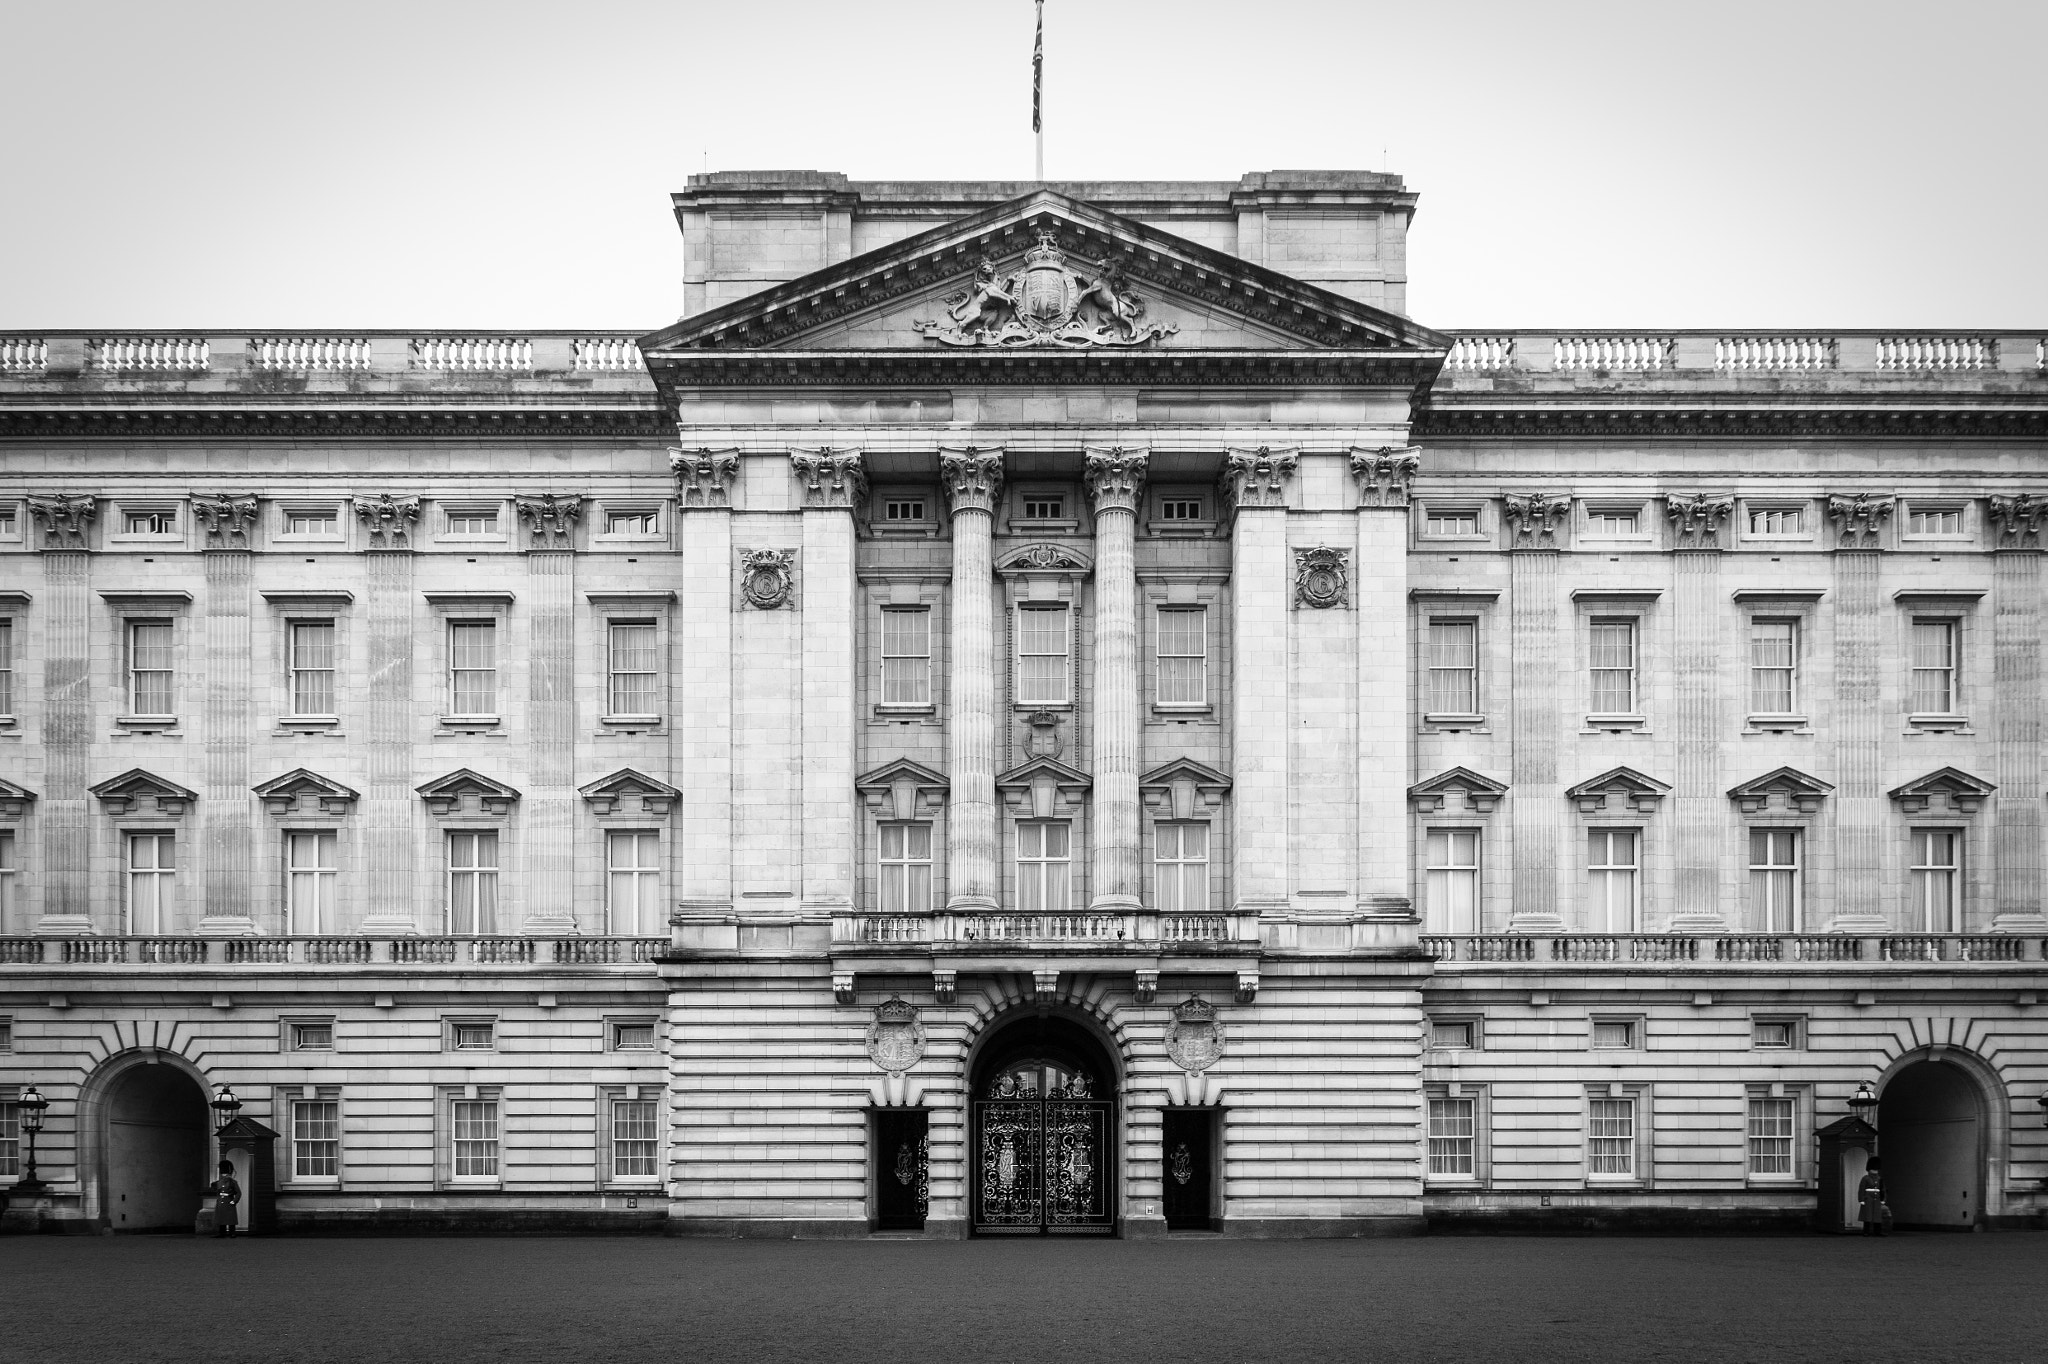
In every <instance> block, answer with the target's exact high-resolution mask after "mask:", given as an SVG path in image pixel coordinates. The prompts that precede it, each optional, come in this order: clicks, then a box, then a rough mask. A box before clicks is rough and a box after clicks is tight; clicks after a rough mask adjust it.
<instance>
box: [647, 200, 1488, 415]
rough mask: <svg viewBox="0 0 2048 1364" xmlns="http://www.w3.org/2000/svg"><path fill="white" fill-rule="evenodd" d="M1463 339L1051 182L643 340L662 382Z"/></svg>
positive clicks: (1412, 345) (1388, 349)
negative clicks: (719, 362)
mask: <svg viewBox="0 0 2048 1364" xmlns="http://www.w3.org/2000/svg"><path fill="white" fill-rule="evenodd" d="M1013 285H1014V286H1016V287H1012V286H1013ZM990 286H993V287H990ZM1020 309H1021V310H1022V311H1020ZM1063 317H1064V318H1067V319H1068V320H1067V321H1064V322H1061V323H1059V324H1058V325H1057V326H1055V325H1053V322H1052V319H1058V318H1063ZM1013 324H1014V325H1013ZM1449 344H1450V340H1449V338H1448V337H1445V336H1443V335H1441V334H1439V333H1437V332H1433V331H1431V330H1429V329H1428V328H1426V327H1421V326H1418V325H1417V324H1415V323H1413V322H1411V321H1409V320H1408V319H1407V318H1404V317H1402V316H1400V315H1399V314H1396V313H1391V312H1388V311H1386V310H1384V309H1381V308H1375V307H1373V306H1371V305H1370V304H1366V303H1361V302H1359V301H1357V300H1355V299H1350V298H1346V297H1344V296H1343V295H1341V294H1336V293H1332V292H1331V291H1329V290H1327V289H1323V288H1319V287H1318V286H1316V285H1313V284H1308V283H1305V282H1304V281H1301V280H1298V279H1294V278H1292V277H1290V276H1288V275H1284V274H1281V273H1280V272H1278V271H1276V270H1272V269H1268V268H1267V267H1265V266H1261V265H1254V264H1252V263H1251V262H1248V261H1244V260H1240V259H1238V258H1237V257H1235V256H1232V255H1229V254H1227V253H1225V252H1221V251H1218V250H1216V249H1214V248H1213V247H1208V246H1203V245H1201V244H1200V243H1198V242H1193V241H1189V240H1188V239H1186V238H1184V237H1178V236H1175V235H1174V234H1172V233H1170V232H1165V231H1162V230H1160V229H1159V228H1156V227H1153V226H1150V225H1149V224H1145V223H1141V222H1138V221H1136V220H1134V219H1131V218H1126V217H1124V216H1122V215H1121V214H1116V213H1112V212H1109V211H1108V210H1106V209H1103V208H1099V207H1097V206H1095V205H1093V204H1089V203H1086V202H1083V201H1081V200H1078V199H1074V198H1071V197H1069V196H1068V195H1065V194H1062V193H1060V192H1059V191H1057V190H1050V189H1045V190H1038V191H1035V192H1034V193H1031V194H1027V195H1023V196H1020V197H1019V198H1016V199H1012V200H1010V201H1008V202H1007V203H1002V204H997V205H994V206H992V207H990V208H987V209H984V210H983V211H981V212H979V213H975V214H972V215H970V216H968V217H965V218H961V219H958V220H956V221H954V222H950V223H945V224H942V225H940V226H938V227H934V228H931V229H929V230H927V231H924V232H921V233H918V234H916V235H914V236H911V237H906V238H904V239H902V240H901V241H897V242H894V243H891V244H890V245H887V246H884V247H881V248H879V249H877V250H874V251H870V252H867V253H866V254H864V255H860V256H856V257H853V258H852V259H850V260H847V261H843V262H841V263H839V264H837V265H831V266H827V267H826V268H825V269H823V270H819V271H815V272H813V273H812V274H809V275H805V276H803V277H802V278H800V279H795V280H791V281H789V282H788V283H785V284H778V285H775V286H773V287H771V288H767V289H764V290H762V291H761V292H759V293H757V294H752V295H749V296H748V297H746V298H742V299H737V300H735V301H733V302H731V303H728V304H726V305H724V306H722V307H719V308H714V309H712V310H711V311H709V312H706V313H703V314H701V315H699V316H697V317H693V318H688V319H685V320H684V321H681V322H678V323H677V324H676V325H675V326H673V327H668V328H664V329H663V330H661V331H658V332H655V333H653V334H651V335H649V336H646V337H643V338H641V340H640V349H641V351H642V353H643V354H645V355H646V357H647V361H648V366H649V368H650V369H651V370H653V371H654V373H655V377H656V379H657V381H662V380H663V379H664V377H665V375H664V371H665V370H667V371H669V372H668V374H667V376H666V377H667V378H669V379H670V380H673V379H675V378H677V377H679V373H678V369H679V367H680V368H681V369H682V370H689V369H690V368H691V364H690V362H689V361H688V360H687V356H688V355H689V354H690V353H693V352H694V353H702V352H707V351H708V352H735V351H738V352H748V351H751V352H758V351H762V350H776V351H784V352H799V353H810V352H816V351H836V352H863V351H868V352H911V353H914V354H927V355H933V356H938V355H942V354H945V353H947V352H949V351H950V352H955V353H957V354H960V355H971V354H978V353H993V354H1006V355H1032V356H1048V355H1062V354H1065V355H1073V354H1087V355H1093V356H1096V357H1103V356H1108V355H1113V354H1129V353H1137V352H1141V351H1142V352H1156V351H1171V352H1175V353H1180V352H1191V351H1212V352H1214V351H1224V352H1244V351H1253V352H1257V351H1325V352H1327V351H1340V352H1352V353H1359V352H1371V353H1380V354H1385V353H1400V354H1405V355H1410V356H1414V357H1417V358H1421V357H1425V356H1430V355H1432V354H1434V355H1435V356H1436V357H1437V358H1438V359H1440V358H1441V354H1442V353H1443V352H1444V351H1445V350H1447V349H1448V347H1449Z"/></svg>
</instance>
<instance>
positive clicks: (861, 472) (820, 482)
mask: <svg viewBox="0 0 2048 1364" xmlns="http://www.w3.org/2000/svg"><path fill="white" fill-rule="evenodd" d="M789 462H790V466H791V467H792V468H794V469H795V470H796V477H797V483H798V484H799V485H800V486H801V487H802V488H803V493H804V505H805V506H806V507H844V508H846V509H848V510H852V509H854V508H856V507H859V506H860V505H861V503H862V502H863V501H865V500H866V499H867V495H868V474H867V468H866V466H865V465H864V464H863V463H862V459H861V453H860V451H858V450H834V449H830V448H820V449H816V450H793V451H791V452H790V456H789Z"/></svg>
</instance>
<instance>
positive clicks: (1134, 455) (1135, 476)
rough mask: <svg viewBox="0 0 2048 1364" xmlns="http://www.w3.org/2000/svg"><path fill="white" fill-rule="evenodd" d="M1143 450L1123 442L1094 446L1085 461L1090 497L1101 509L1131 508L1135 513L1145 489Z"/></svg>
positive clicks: (1125, 509) (1128, 510)
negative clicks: (1126, 445) (1134, 448)
mask: <svg viewBox="0 0 2048 1364" xmlns="http://www.w3.org/2000/svg"><path fill="white" fill-rule="evenodd" d="M1145 461H1146V452H1145V451H1143V450H1132V449H1127V448H1126V447H1124V446H1121V445H1106V446H1091V447H1089V449H1088V451H1087V455H1086V460H1085V463H1084V465H1083V470H1084V477H1085V478H1086V480H1087V483H1088V497H1089V500H1090V501H1091V502H1093V503H1094V504H1095V510H1096V512H1097V513H1101V512H1106V511H1127V512H1130V513H1132V514H1133V515H1135V514H1136V513H1137V510H1138V499H1139V497H1141V496H1142V495H1143V494H1144V491H1145Z"/></svg>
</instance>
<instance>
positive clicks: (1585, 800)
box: [1564, 767, 1671, 815]
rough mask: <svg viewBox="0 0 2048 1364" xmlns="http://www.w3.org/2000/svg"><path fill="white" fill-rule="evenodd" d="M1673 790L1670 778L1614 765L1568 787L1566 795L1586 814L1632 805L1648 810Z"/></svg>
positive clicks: (1630, 807)
mask: <svg viewBox="0 0 2048 1364" xmlns="http://www.w3.org/2000/svg"><path fill="white" fill-rule="evenodd" d="M1670 793H1671V784H1670V783H1669V782H1661V781H1658V780H1657V779H1656V778H1655V777H1649V776H1645V775H1643V774H1642V773H1641V772H1638V771H1636V770H1635V769H1634V768H1633V767H1611V768H1609V769H1608V770H1607V771H1605V772H1602V773H1601V774H1600V775H1599V776H1597V777H1592V778H1589V779H1587V780H1586V781H1582V782H1580V783H1579V784H1578V785H1577V786H1570V787H1566V788H1565V793H1564V795H1565V799H1566V800H1569V801H1573V802H1575V803H1576V804H1577V805H1578V807H1579V809H1580V810H1581V811H1582V812H1584V813H1586V814H1589V815H1590V814H1594V813H1596V812H1598V811H1602V810H1607V809H1609V808H1610V807H1612V808H1615V809H1620V808H1624V807H1625V808H1628V809H1633V810H1636V811H1639V812H1642V813H1645V814H1647V813H1648V812H1649V811H1651V810H1654V809H1656V808H1657V802H1658V801H1660V800H1662V799H1664V797H1665V796H1667V795H1669V794H1670Z"/></svg>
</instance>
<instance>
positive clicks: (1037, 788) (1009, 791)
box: [996, 758, 1094, 819]
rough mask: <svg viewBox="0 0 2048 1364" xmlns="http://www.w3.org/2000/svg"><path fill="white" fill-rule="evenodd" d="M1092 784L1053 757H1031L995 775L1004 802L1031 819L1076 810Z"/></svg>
mask: <svg viewBox="0 0 2048 1364" xmlns="http://www.w3.org/2000/svg"><path fill="white" fill-rule="evenodd" d="M1092 785H1094V782H1093V781H1092V780H1091V779H1090V777H1089V776H1088V774H1087V773H1085V772H1082V771H1079V770H1078V769H1075V768H1072V767H1069V766H1067V765H1066V764H1065V763H1063V762H1060V761H1059V760H1058V759H1056V758H1033V759H1032V760H1031V761H1030V762H1027V763H1020V764H1019V765H1017V766H1016V767H1013V768H1011V769H1010V770H1009V771H1007V772H1004V773H1001V774H1000V775H998V776H997V777H996V791H997V793H998V794H1000V795H1001V796H1002V798H1003V803H1004V804H1005V805H1008V806H1009V807H1010V808H1011V809H1012V810H1014V811H1017V812H1019V813H1020V814H1022V815H1024V816H1026V817H1028V818H1031V819H1050V818H1051V817H1052V816H1054V815H1058V814H1064V813H1067V812H1070V811H1073V810H1078V809H1079V808H1081V805H1082V802H1084V801H1085V800H1087V798H1088V788H1089V787H1090V786H1092Z"/></svg>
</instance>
